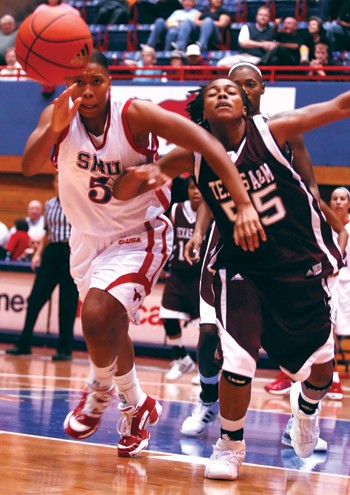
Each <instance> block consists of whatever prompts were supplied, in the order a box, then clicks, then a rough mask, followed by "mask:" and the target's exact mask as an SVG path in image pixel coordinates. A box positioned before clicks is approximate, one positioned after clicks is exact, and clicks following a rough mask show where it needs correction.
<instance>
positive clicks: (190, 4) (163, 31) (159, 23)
mask: <svg viewBox="0 0 350 495" xmlns="http://www.w3.org/2000/svg"><path fill="white" fill-rule="evenodd" d="M194 5H195V0H182V6H183V8H182V9H179V10H175V11H174V12H173V13H172V14H171V15H170V16H169V17H168V18H167V19H166V20H164V19H163V18H161V17H159V18H158V19H156V21H155V23H154V26H153V29H152V31H151V33H150V35H149V37H148V40H147V45H149V46H152V47H153V48H156V47H158V46H159V44H160V43H162V42H163V40H164V39H165V41H164V50H167V51H168V50H171V48H176V49H179V50H182V51H183V52H184V51H185V49H186V46H187V41H188V40H189V38H190V35H191V32H192V30H193V28H194V23H193V19H194V17H195V16H196V15H197V14H198V13H199V11H198V10H197V9H195V8H194ZM178 40H185V41H183V42H181V43H180V42H178ZM174 44H175V46H174Z"/></svg>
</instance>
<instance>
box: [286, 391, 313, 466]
mask: <svg viewBox="0 0 350 495" xmlns="http://www.w3.org/2000/svg"><path fill="white" fill-rule="evenodd" d="M300 391H301V383H300V382H295V383H293V385H292V387H291V389H290V405H291V408H292V414H293V422H292V427H291V430H290V438H291V442H292V447H293V449H294V450H295V453H296V454H297V455H298V456H299V457H301V458H305V457H310V455H312V453H313V451H314V450H315V447H316V445H317V442H318V438H319V434H320V429H319V427H318V410H316V412H315V413H314V414H310V415H308V414H305V413H303V412H302V411H300V409H299V403H298V399H299V394H300Z"/></svg>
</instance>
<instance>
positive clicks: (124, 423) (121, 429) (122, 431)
mask: <svg viewBox="0 0 350 495" xmlns="http://www.w3.org/2000/svg"><path fill="white" fill-rule="evenodd" d="M118 408H119V410H120V411H121V412H122V415H121V416H120V418H119V419H118V423H117V432H118V433H119V435H120V436H121V437H129V436H130V435H131V424H132V419H133V417H134V415H135V411H136V408H135V407H132V406H130V408H129V407H128V408H127V410H126V411H123V408H121V407H119V405H118Z"/></svg>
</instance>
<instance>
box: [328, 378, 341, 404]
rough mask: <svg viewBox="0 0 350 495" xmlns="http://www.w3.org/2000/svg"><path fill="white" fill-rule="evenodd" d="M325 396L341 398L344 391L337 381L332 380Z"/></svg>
mask: <svg viewBox="0 0 350 495" xmlns="http://www.w3.org/2000/svg"><path fill="white" fill-rule="evenodd" d="M326 397H327V399H330V400H343V397H344V392H343V389H342V387H341V385H340V383H339V382H332V385H331V386H330V387H329V390H328V392H327V395H326Z"/></svg>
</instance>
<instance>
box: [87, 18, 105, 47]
mask: <svg viewBox="0 0 350 495" xmlns="http://www.w3.org/2000/svg"><path fill="white" fill-rule="evenodd" d="M89 29H90V32H91V34H92V39H93V42H94V47H95V48H98V49H101V48H104V47H105V35H106V26H105V25H104V24H90V25H89Z"/></svg>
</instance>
